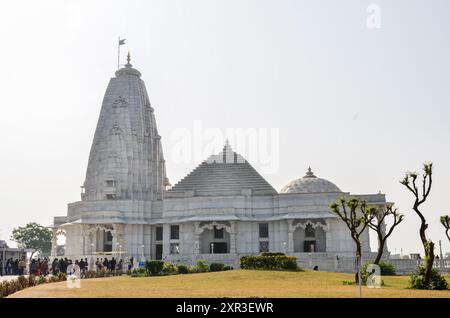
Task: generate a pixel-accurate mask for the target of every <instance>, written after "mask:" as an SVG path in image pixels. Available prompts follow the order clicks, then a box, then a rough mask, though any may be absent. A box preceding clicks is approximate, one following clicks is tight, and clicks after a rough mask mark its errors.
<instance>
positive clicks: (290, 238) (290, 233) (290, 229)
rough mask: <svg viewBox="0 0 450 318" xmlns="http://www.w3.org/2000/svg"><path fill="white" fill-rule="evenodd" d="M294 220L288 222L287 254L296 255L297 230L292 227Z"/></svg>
mask: <svg viewBox="0 0 450 318" xmlns="http://www.w3.org/2000/svg"><path fill="white" fill-rule="evenodd" d="M292 223H293V220H288V221H287V225H288V248H287V252H288V253H289V254H292V253H294V231H295V228H294V226H293V225H292Z"/></svg>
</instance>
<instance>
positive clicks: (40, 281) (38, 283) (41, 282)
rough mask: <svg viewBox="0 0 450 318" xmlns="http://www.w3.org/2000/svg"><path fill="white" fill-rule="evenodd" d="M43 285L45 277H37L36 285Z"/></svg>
mask: <svg viewBox="0 0 450 318" xmlns="http://www.w3.org/2000/svg"><path fill="white" fill-rule="evenodd" d="M45 283H47V279H46V278H45V276H39V277H38V279H37V280H36V284H37V285H42V284H45Z"/></svg>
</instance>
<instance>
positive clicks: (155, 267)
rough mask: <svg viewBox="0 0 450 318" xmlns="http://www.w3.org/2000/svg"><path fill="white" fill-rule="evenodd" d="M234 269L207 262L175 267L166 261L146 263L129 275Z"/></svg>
mask: <svg viewBox="0 0 450 318" xmlns="http://www.w3.org/2000/svg"><path fill="white" fill-rule="evenodd" d="M231 269H233V268H232V267H230V266H225V264H222V263H211V264H210V265H208V264H207V263H206V261H205V260H198V261H197V265H196V266H187V265H183V264H179V265H175V264H173V263H171V262H164V261H154V260H150V261H146V262H145V266H144V268H135V269H133V270H132V271H131V273H128V274H129V275H131V277H148V276H165V275H177V274H193V273H205V272H218V271H226V270H231Z"/></svg>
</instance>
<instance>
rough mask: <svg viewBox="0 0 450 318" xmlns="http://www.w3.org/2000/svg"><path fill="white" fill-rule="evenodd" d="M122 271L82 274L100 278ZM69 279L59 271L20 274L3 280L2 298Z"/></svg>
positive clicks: (0, 292)
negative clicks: (47, 273) (15, 277)
mask: <svg viewBox="0 0 450 318" xmlns="http://www.w3.org/2000/svg"><path fill="white" fill-rule="evenodd" d="M120 275H122V273H119V272H113V271H107V270H100V271H87V272H85V273H83V275H82V276H81V278H82V279H87V278H98V277H111V276H120ZM66 280H67V275H66V274H65V273H61V272H60V273H58V274H57V275H51V276H50V275H49V276H35V275H29V276H28V278H27V277H25V276H19V277H18V278H17V279H14V280H9V281H3V282H1V283H0V298H3V297H7V296H9V295H11V294H14V293H15V292H18V291H20V290H22V289H25V288H28V287H33V286H37V285H42V284H48V283H56V282H63V281H66Z"/></svg>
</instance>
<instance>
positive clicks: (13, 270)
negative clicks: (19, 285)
mask: <svg viewBox="0 0 450 318" xmlns="http://www.w3.org/2000/svg"><path fill="white" fill-rule="evenodd" d="M26 267H27V262H26V261H25V258H22V259H20V260H19V259H18V258H16V259H13V258H12V257H11V258H9V259H7V260H6V262H4V261H3V260H2V259H0V275H1V276H3V275H23V274H24V273H25V269H26Z"/></svg>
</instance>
